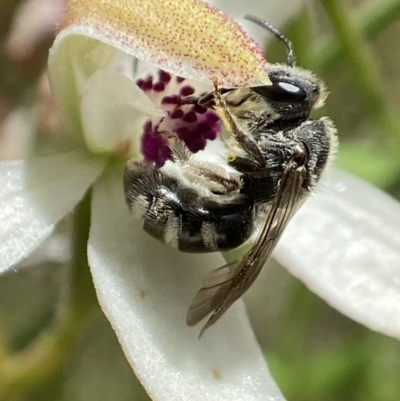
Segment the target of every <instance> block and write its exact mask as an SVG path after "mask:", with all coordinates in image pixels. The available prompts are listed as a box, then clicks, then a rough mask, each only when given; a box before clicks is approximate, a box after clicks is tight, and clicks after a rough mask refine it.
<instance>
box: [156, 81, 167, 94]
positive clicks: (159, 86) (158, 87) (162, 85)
mask: <svg viewBox="0 0 400 401" xmlns="http://www.w3.org/2000/svg"><path fill="white" fill-rule="evenodd" d="M164 90H165V83H164V82H160V81H158V82H156V83H155V84H154V85H153V91H154V92H163V91H164Z"/></svg>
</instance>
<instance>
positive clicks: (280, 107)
mask: <svg viewBox="0 0 400 401" xmlns="http://www.w3.org/2000/svg"><path fill="white" fill-rule="evenodd" d="M245 18H247V19H248V20H251V21H253V22H255V23H257V24H258V25H260V26H262V27H264V28H266V29H267V30H269V31H271V32H272V33H273V34H274V35H275V36H277V37H278V38H279V39H280V40H281V41H282V42H283V43H284V44H285V46H286V47H287V51H288V60H287V65H281V64H275V65H274V64H272V65H269V70H268V71H269V78H270V80H271V82H272V85H268V86H258V87H242V88H234V89H224V88H218V82H216V81H215V82H214V86H215V90H214V91H213V92H210V93H209V94H206V95H205V96H202V97H201V98H190V99H187V101H188V102H198V103H199V104H201V105H203V106H206V107H210V108H213V109H215V110H216V111H217V113H218V115H219V116H220V118H221V119H222V120H223V122H224V124H225V126H226V128H227V130H228V131H229V132H230V134H231V136H230V138H229V139H227V140H225V148H224V152H223V159H222V161H223V162H222V163H213V162H211V161H209V160H207V161H204V160H201V159H198V158H196V155H197V154H192V153H191V152H190V151H189V150H188V148H187V147H186V146H185V144H184V143H183V142H182V141H180V140H179V139H177V138H176V136H174V133H166V138H167V139H166V140H168V142H169V146H170V148H171V151H172V154H173V162H170V163H169V164H168V166H167V165H165V166H163V167H161V168H157V167H156V166H155V165H154V164H150V163H146V162H132V161H131V162H128V164H127V166H126V169H125V175H124V190H125V197H126V202H127V203H128V205H129V207H130V208H131V210H132V212H133V214H134V215H135V216H136V217H138V218H140V219H142V221H143V228H144V230H145V231H146V232H148V233H149V234H151V235H152V236H153V237H155V238H157V239H159V240H161V241H163V242H165V243H167V244H169V245H172V246H174V247H176V248H178V249H179V250H181V251H184V252H215V251H227V250H229V249H232V248H236V247H238V246H239V245H241V244H243V243H244V242H245V241H247V240H248V239H249V237H250V236H251V235H252V234H253V232H254V231H255V230H256V229H257V228H259V227H261V228H259V232H258V233H257V238H256V241H255V242H254V244H253V246H252V247H251V249H250V250H249V251H248V252H247V253H246V254H245V255H244V256H243V257H242V258H240V259H239V260H237V261H235V262H233V263H229V264H227V265H225V266H223V267H220V268H219V269H217V270H214V271H212V272H211V273H209V274H208V275H207V276H206V278H205V279H204V282H203V285H202V288H201V289H200V290H199V291H198V293H197V295H196V296H195V298H194V300H193V302H192V304H191V306H190V308H189V311H188V314H187V324H188V325H189V326H192V325H195V324H196V323H198V322H199V321H200V320H202V319H203V318H204V317H206V316H207V315H208V314H209V313H212V314H211V317H210V318H209V319H208V321H207V323H206V325H205V326H204V327H203V329H202V331H201V333H202V332H203V331H204V330H205V329H206V328H207V327H209V326H211V325H212V324H214V323H215V322H216V321H217V320H218V319H219V318H220V317H221V316H222V315H223V314H224V313H225V311H226V310H227V309H228V308H229V307H230V306H231V305H232V304H233V303H234V302H235V301H236V300H237V299H239V298H240V297H241V296H242V295H243V294H244V293H245V291H247V290H248V289H249V288H250V286H251V285H252V283H253V282H254V280H255V279H256V278H257V276H258V275H259V273H260V271H261V269H262V267H263V266H264V265H265V263H266V262H267V261H268V260H269V258H270V257H271V254H272V251H273V249H274V247H275V245H276V244H277V242H278V240H279V238H280V236H281V234H282V233H283V231H284V229H285V227H286V225H287V224H288V222H289V220H290V218H291V217H292V216H293V214H294V213H295V212H296V211H297V210H298V208H299V207H300V205H301V204H302V202H303V201H304V200H305V199H306V197H307V196H308V195H309V194H310V193H311V191H312V190H313V188H314V187H315V186H316V184H317V182H318V180H319V178H320V176H321V174H322V172H323V171H324V169H325V167H326V165H327V163H328V162H329V159H330V157H331V155H332V153H333V152H334V150H335V148H336V130H335V128H334V126H333V124H332V122H331V121H330V120H329V119H328V118H325V117H324V118H321V119H319V120H311V119H310V113H311V110H312V109H314V108H317V107H319V106H321V105H322V104H323V102H324V100H325V98H326V92H325V88H324V86H323V84H322V83H321V82H320V81H319V80H318V79H317V78H316V77H315V76H314V75H313V74H311V73H310V72H309V71H306V70H302V69H300V68H297V67H295V66H294V56H293V50H292V45H291V42H289V41H288V40H287V39H286V38H285V37H284V36H283V35H282V34H281V33H280V32H279V31H278V30H276V29H275V28H274V27H272V26H271V25H270V24H269V23H267V22H265V21H262V20H260V19H259V18H257V17H254V16H246V17H245ZM201 333H200V334H201Z"/></svg>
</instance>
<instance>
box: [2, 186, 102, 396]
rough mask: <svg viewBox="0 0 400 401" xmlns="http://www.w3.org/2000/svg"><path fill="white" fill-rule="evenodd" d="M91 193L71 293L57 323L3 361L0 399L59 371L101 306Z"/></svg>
mask: <svg viewBox="0 0 400 401" xmlns="http://www.w3.org/2000/svg"><path fill="white" fill-rule="evenodd" d="M90 199H91V194H90V192H88V193H87V194H86V195H85V197H84V198H83V200H82V201H81V202H80V203H79V204H78V206H77V207H76V209H75V213H74V233H73V245H72V247H73V249H72V269H73V272H72V278H71V293H70V297H69V299H68V305H66V306H65V307H64V308H63V309H62V311H61V313H59V314H58V315H57V318H56V319H55V322H54V323H53V324H52V326H51V327H49V328H48V329H47V330H45V331H44V332H43V333H42V334H40V335H39V336H38V338H36V339H35V340H33V341H32V343H31V344H29V345H28V346H27V347H26V348H25V349H23V350H22V351H19V352H18V353H15V354H6V355H3V358H2V359H1V360H0V399H2V400H3V399H7V400H13V399H16V398H17V397H19V396H20V395H21V394H25V393H28V392H29V391H30V390H32V389H33V388H35V387H37V386H38V385H39V384H40V383H42V382H44V381H46V379H48V378H50V377H51V376H52V375H54V374H55V373H57V372H58V371H59V370H60V369H61V368H62V367H63V366H64V364H65V363H66V362H67V361H68V359H69V357H70V356H71V354H72V351H73V350H74V348H75V346H76V345H77V343H78V342H79V340H80V338H81V335H82V333H83V331H84V329H85V328H86V324H87V322H88V318H89V316H90V315H91V312H92V311H93V310H94V308H95V307H96V305H97V301H96V296H95V292H94V288H93V282H92V278H91V276H90V272H89V266H88V262H87V252H86V247H87V241H88V238H89V228H90Z"/></svg>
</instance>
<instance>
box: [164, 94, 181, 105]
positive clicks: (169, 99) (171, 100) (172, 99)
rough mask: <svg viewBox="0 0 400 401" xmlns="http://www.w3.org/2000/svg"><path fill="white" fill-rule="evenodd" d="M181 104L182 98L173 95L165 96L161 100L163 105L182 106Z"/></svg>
mask: <svg viewBox="0 0 400 401" xmlns="http://www.w3.org/2000/svg"><path fill="white" fill-rule="evenodd" d="M180 103H181V97H180V96H178V95H172V96H165V97H163V99H162V100H161V104H165V105H167V104H180Z"/></svg>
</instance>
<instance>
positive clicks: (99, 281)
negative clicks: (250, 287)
mask: <svg viewBox="0 0 400 401" xmlns="http://www.w3.org/2000/svg"><path fill="white" fill-rule="evenodd" d="M122 169H123V166H120V167H119V169H118V168H115V171H112V170H111V169H110V170H108V171H107V173H106V174H105V175H103V176H102V177H101V179H100V180H99V182H98V183H96V185H95V186H94V191H93V200H92V226H91V228H90V237H89V245H88V257H89V264H90V267H91V271H92V274H93V281H94V284H95V287H96V290H97V296H98V298H99V302H100V305H101V307H102V309H103V311H104V313H105V314H106V316H107V317H108V319H109V320H110V322H111V325H112V326H113V328H114V330H115V332H116V334H117V336H118V339H119V341H120V343H121V345H122V348H123V350H124V352H125V355H126V357H127V359H128V361H129V363H130V364H131V366H132V367H133V369H134V370H135V373H136V374H137V376H138V377H139V379H140V380H141V382H142V384H143V385H144V386H145V388H146V389H147V391H148V393H149V395H150V397H151V399H152V400H156V401H172V400H173V401H204V400H207V401H239V400H240V401H283V396H282V395H281V393H280V391H279V389H278V388H277V386H276V384H275V383H274V381H273V379H272V377H271V375H270V373H269V371H268V368H267V366H266V363H265V360H264V357H263V355H262V352H261V350H260V347H259V345H258V344H257V341H256V339H255V337H254V334H253V332H252V329H251V327H250V324H249V321H248V318H247V315H246V312H245V310H244V307H243V303H242V302H241V301H238V302H237V303H236V304H235V305H233V307H232V308H231V309H230V310H229V311H228V312H227V313H226V315H224V316H223V317H222V319H221V320H220V321H219V322H218V324H216V325H215V326H213V327H211V328H210V329H209V330H208V331H207V332H206V333H205V334H204V336H203V337H202V338H201V339H200V340H198V339H197V336H198V334H199V330H200V327H188V326H187V325H186V311H187V308H188V306H189V304H190V301H191V299H192V297H193V295H194V294H195V293H196V291H197V290H198V288H199V286H200V284H201V282H202V280H203V278H204V275H205V274H206V272H207V271H210V270H211V269H212V268H213V267H216V266H219V265H221V264H222V263H223V260H222V257H221V255H217V254H213V255H190V254H187V253H182V252H179V251H177V250H176V249H172V248H170V247H168V246H167V245H164V244H162V243H160V242H158V241H156V240H155V239H153V238H151V237H150V236H148V235H147V234H146V233H145V232H144V231H143V230H142V229H141V228H140V227H138V222H137V221H135V219H134V218H133V216H132V215H131V213H130V212H129V211H128V208H127V206H126V204H125V201H124V197H123V191H122V188H121V183H120V177H121V174H122ZM110 210H112V213H110Z"/></svg>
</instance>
